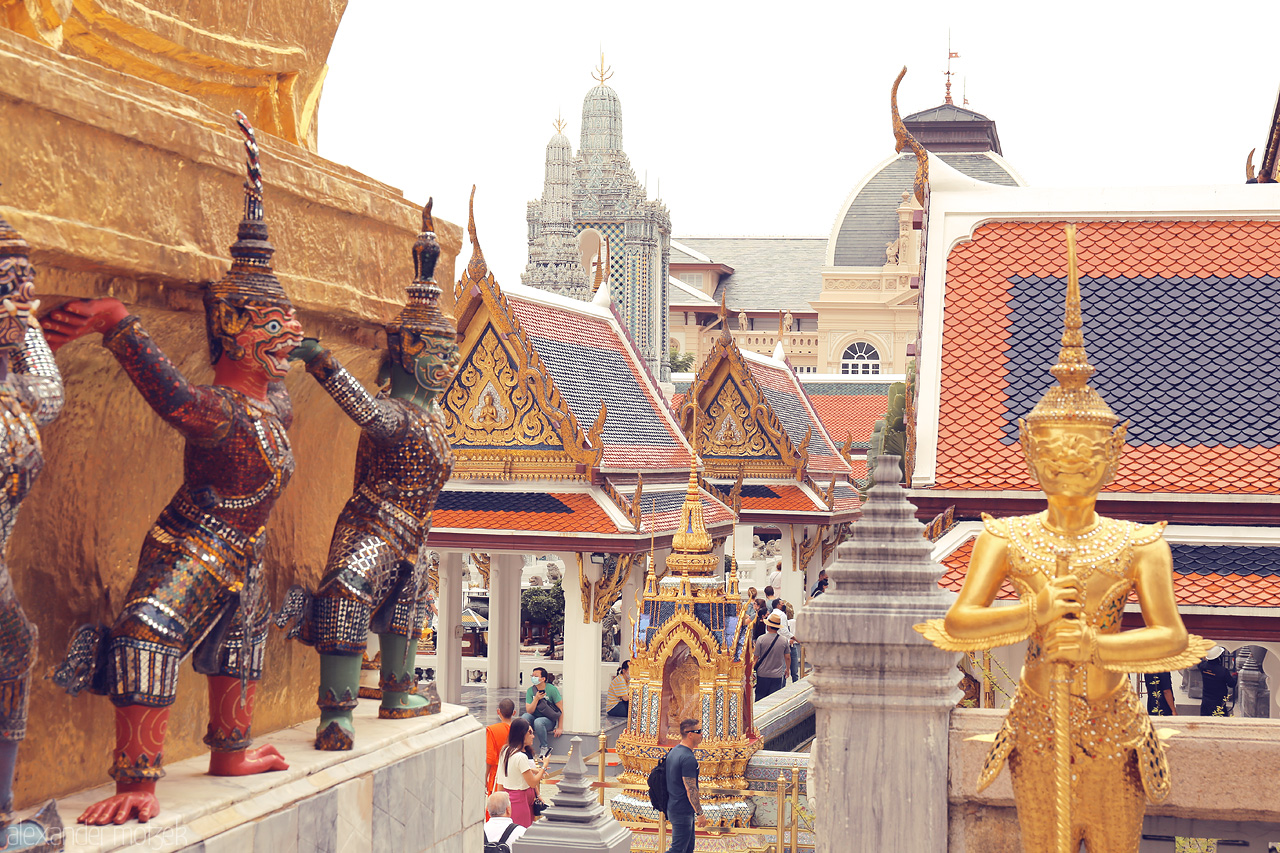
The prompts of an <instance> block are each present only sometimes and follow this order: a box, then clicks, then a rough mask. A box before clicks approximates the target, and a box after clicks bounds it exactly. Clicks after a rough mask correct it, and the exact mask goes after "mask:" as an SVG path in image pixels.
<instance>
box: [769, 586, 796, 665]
mask: <svg viewBox="0 0 1280 853" xmlns="http://www.w3.org/2000/svg"><path fill="white" fill-rule="evenodd" d="M773 612H774V613H777V614H779V615H780V616H781V617H782V625H781V627H779V628H778V634H779V636H781V637H782V642H783V643H785V644H786V648H785V652H784V653H785V654H786V656H787V670H788V671H789V672H790V673H791V683H792V684H795V683H796V682H797V681H798V680H799V679H800V675H799V673H800V644H799V643H798V642H796V637H795V632H794V631H793V630H792V628H791V609H790V607H789V606H788V605H787V603H786V602H785V601H783V600H782V599H781V598H775V599H774V600H773ZM784 678H785V676H784Z"/></svg>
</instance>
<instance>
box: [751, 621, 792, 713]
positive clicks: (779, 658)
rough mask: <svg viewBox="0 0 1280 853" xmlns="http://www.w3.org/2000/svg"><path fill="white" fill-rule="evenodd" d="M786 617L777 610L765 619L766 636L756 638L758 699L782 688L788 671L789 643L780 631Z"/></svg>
mask: <svg viewBox="0 0 1280 853" xmlns="http://www.w3.org/2000/svg"><path fill="white" fill-rule="evenodd" d="M785 618H786V617H784V616H783V615H782V613H781V611H778V610H775V611H773V612H772V613H770V614H769V617H768V618H767V619H765V620H764V636H762V637H760V638H759V639H757V640H756V648H755V652H756V701H757V702H759V701H760V700H761V699H763V698H764V697H766V696H768V695H769V694H770V693H776V692H777V691H779V690H781V689H782V678H783V676H784V675H786V672H787V656H786V648H787V644H786V642H785V641H784V640H783V638H782V635H781V634H779V633H778V631H779V629H780V628H782V625H783V622H784V620H785Z"/></svg>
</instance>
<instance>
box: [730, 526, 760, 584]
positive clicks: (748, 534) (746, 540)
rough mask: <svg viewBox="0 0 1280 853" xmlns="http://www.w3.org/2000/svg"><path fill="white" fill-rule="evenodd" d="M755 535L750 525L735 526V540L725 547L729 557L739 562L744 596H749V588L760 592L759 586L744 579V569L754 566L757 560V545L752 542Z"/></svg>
mask: <svg viewBox="0 0 1280 853" xmlns="http://www.w3.org/2000/svg"><path fill="white" fill-rule="evenodd" d="M754 535H755V528H754V527H752V526H751V525H750V524H735V525H734V526H733V539H732V540H730V541H729V542H728V543H726V545H725V547H726V549H727V551H728V554H729V556H731V557H733V558H734V559H736V560H737V561H738V577H739V581H740V583H739V584H738V586H739V587H740V588H741V589H742V594H743V595H746V594H747V587H749V586H755V587H757V590H756V591H757V592H759V588H758V585H757V584H755V583H753V582H752V581H751V580H743V577H742V575H743V570H744V567H746V566H750V565H752V563H753V562H754V560H755V556H754V554H755V544H754V543H753V541H752V537H753V536H754ZM747 576H748V578H749V577H750V576H751V573H750V572H749V571H748V572H747Z"/></svg>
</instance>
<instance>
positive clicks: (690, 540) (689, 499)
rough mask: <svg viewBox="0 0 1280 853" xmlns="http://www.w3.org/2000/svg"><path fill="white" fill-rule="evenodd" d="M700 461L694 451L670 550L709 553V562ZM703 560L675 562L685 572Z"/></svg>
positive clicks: (713, 556) (708, 541) (710, 543)
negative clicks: (678, 525)
mask: <svg viewBox="0 0 1280 853" xmlns="http://www.w3.org/2000/svg"><path fill="white" fill-rule="evenodd" d="M696 411H697V410H696V409H695V412H696ZM695 417H696V415H695ZM701 461H702V460H700V459H699V458H698V455H697V454H696V453H695V454H694V455H693V456H692V457H691V461H690V462H689V488H688V491H686V492H685V496H684V506H682V507H681V508H680V529H679V530H677V531H676V535H675V536H674V537H672V539H671V550H672V551H673V552H676V553H677V554H683V555H710V556H711V557H712V560H711V562H714V560H715V555H713V554H711V546H712V544H713V543H712V541H711V534H710V533H708V532H707V525H706V522H705V521H703V519H702V494H701V490H700V489H699V488H698V465H699V464H700V463H701ZM703 562H706V561H705V560H679V561H677V564H678V565H679V567H680V568H681V570H682V571H684V572H685V573H686V574H687V573H688V572H689V570H690V569H693V570H695V571H697V570H698V569H701V568H703V567H702V565H701V564H702V563H703Z"/></svg>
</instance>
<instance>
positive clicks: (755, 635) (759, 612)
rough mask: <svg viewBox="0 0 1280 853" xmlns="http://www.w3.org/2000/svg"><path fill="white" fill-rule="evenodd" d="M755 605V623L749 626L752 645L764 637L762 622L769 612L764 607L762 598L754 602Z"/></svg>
mask: <svg viewBox="0 0 1280 853" xmlns="http://www.w3.org/2000/svg"><path fill="white" fill-rule="evenodd" d="M755 605H756V618H755V622H754V623H752V625H751V642H752V643H754V642H755V641H756V640H758V639H760V638H761V637H763V636H764V620H765V619H767V618H768V616H769V611H768V609H767V608H766V607H765V604H764V599H763V598H757V599H756V601H755Z"/></svg>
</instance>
